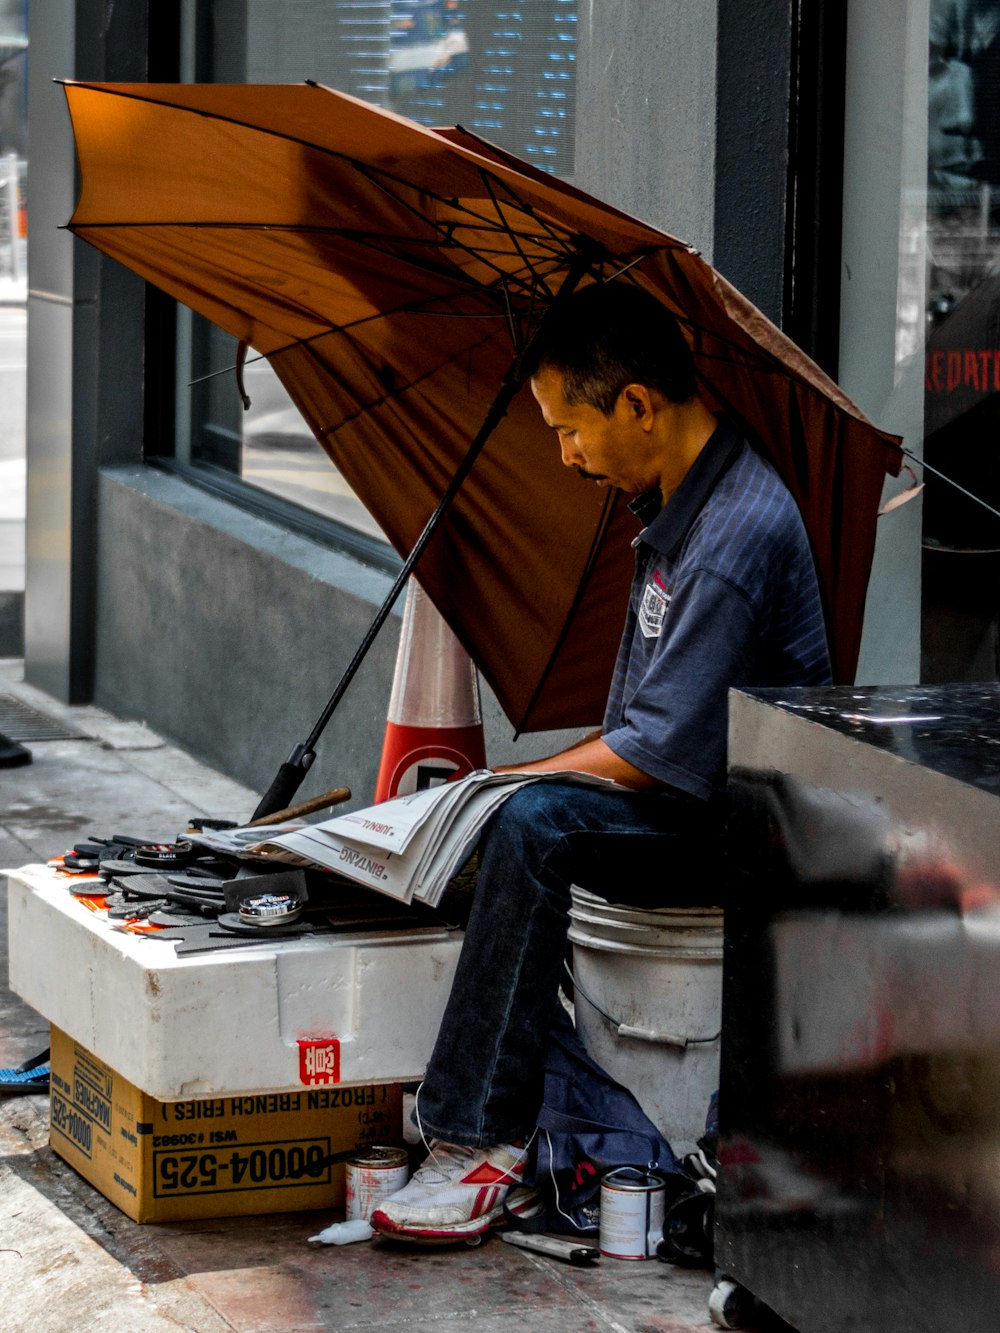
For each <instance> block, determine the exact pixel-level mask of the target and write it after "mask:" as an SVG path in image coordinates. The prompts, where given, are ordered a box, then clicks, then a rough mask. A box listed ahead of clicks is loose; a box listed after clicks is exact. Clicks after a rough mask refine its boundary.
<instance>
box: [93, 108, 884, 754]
mask: <svg viewBox="0 0 1000 1333" xmlns="http://www.w3.org/2000/svg"><path fill="white" fill-rule="evenodd" d="M66 93H67V97H68V100H69V106H70V112H71V116H72V119H73V127H74V131H75V134H76V141H77V148H78V152H79V157H80V165H81V171H82V180H83V186H82V192H81V196H80V199H79V202H78V204H77V207H76V210H75V212H74V214H73V217H72V220H71V222H70V224H69V226H70V229H71V230H72V231H74V232H75V233H76V234H77V235H78V236H81V237H83V238H84V239H85V240H87V241H89V242H90V243H91V244H93V245H95V246H96V247H97V248H98V249H100V250H102V251H104V252H105V253H107V254H109V255H111V256H113V257H114V258H115V259H118V260H120V261H121V262H122V263H123V264H125V265H127V266H128V267H129V268H131V269H133V270H134V271H135V272H137V273H139V274H141V275H142V276H143V277H144V278H146V279H148V280H149V281H150V282H152V283H154V284H155V285H156V286H157V287H160V288H162V289H163V290H164V291H166V292H168V293H169V294H170V295H172V296H174V297H176V298H177V299H178V300H180V301H182V302H184V304H186V305H189V306H191V307H192V308H193V309H195V310H197V311H198V312H199V313H201V314H203V315H206V316H207V317H208V318H209V319H211V320H213V321H214V322H215V323H216V324H218V325H219V326H220V327H221V328H223V329H225V330H227V331H228V332H229V333H231V334H232V335H233V336H235V337H236V338H237V339H239V340H240V341H241V342H242V343H245V344H249V345H250V346H252V347H253V348H255V349H256V350H257V351H258V352H260V353H262V354H263V355H264V356H266V357H267V358H268V360H269V361H270V363H271V365H272V366H273V368H274V370H275V372H276V373H277V375H278V377H279V378H280V379H281V381H282V382H283V384H284V385H285V387H286V388H287V390H288V392H289V393H290V395H291V397H292V399H293V400H294V401H295V403H296V404H297V405H298V407H299V409H300V410H301V412H302V414H303V416H304V417H305V419H306V421H307V422H308V423H309V425H310V427H311V428H312V430H313V432H314V433H315V435H316V438H317V439H318V440H319V442H320V443H321V444H322V446H323V448H324V449H325V450H326V451H327V452H328V453H329V455H330V457H331V458H332V459H333V460H334V462H335V463H336V465H337V466H338V468H339V469H340V470H341V472H342V473H343V474H344V476H345V477H346V478H347V480H348V481H349V483H350V484H351V486H352V487H353V488H354V490H355V491H356V493H357V494H358V496H359V497H360V499H361V500H362V502H363V503H364V504H365V505H366V506H367V507H368V508H369V509H370V511H371V512H372V513H373V514H374V515H375V517H376V518H377V520H378V522H379V523H380V525H381V526H382V528H383V530H384V531H385V532H386V534H387V535H388V537H389V539H390V540H391V541H392V543H393V545H394V546H395V547H396V548H397V550H399V551H400V552H408V551H409V552H411V554H412V553H413V551H414V548H415V547H416V548H418V549H417V554H418V555H419V556H420V564H419V578H420V581H421V583H422V584H423V586H424V588H425V589H426V591H427V592H428V594H429V595H430V597H431V599H432V600H433V602H434V603H435V604H436V606H437V607H438V609H439V610H440V611H441V613H442V615H443V616H444V618H445V619H446V621H448V623H449V624H450V625H451V627H452V628H453V629H454V631H455V633H456V634H457V635H458V637H459V639H460V640H461V642H462V643H463V644H464V645H465V647H466V648H467V649H468V651H469V653H470V654H471V656H472V658H473V660H474V661H475V662H476V663H477V665H478V666H479V668H480V670H481V671H482V673H483V675H484V677H485V678H486V680H487V681H488V682H489V684H490V685H491V687H492V688H493V690H494V691H495V693H496V694H497V697H498V699H499V701H500V703H501V705H502V707H503V708H504V710H505V712H506V713H507V715H508V717H510V718H511V720H512V721H513V722H514V724H515V726H516V727H517V728H518V729H519V730H540V729H544V728H554V727H568V726H580V725H588V724H593V723H595V722H597V721H599V720H600V717H601V715H602V711H603V705H604V699H605V695H606V692H607V685H608V681H609V678H610V673H611V668H612V664H613V660H614V655H615V649H616V646H617V640H618V635H619V631H620V629H621V626H622V623H623V620H624V613H625V605H626V600H627V596H628V586H629V578H630V573H631V562H632V553H631V550H630V539H631V537H632V536H633V535H634V533H635V526H634V520H633V519H632V517H631V515H630V514H629V513H628V512H627V510H626V509H625V506H624V504H623V502H622V497H620V496H619V495H617V494H615V493H613V492H612V493H608V492H600V491H597V490H595V489H593V488H591V487H588V486H587V485H586V484H585V483H583V482H580V483H579V485H577V484H575V482H574V479H573V478H572V477H571V476H569V475H568V474H567V473H566V471H565V469H564V468H563V467H562V465H561V463H560V461H559V454H558V450H557V449H556V448H555V447H554V444H553V442H552V439H551V432H549V431H548V429H547V428H546V427H545V426H544V424H543V422H542V421H541V417H540V414H539V413H538V410H537V408H536V407H535V405H534V403H533V401H532V400H531V397H530V395H529V394H528V393H526V392H519V391H518V390H519V385H520V378H519V374H518V359H519V354H520V353H521V352H523V349H524V346H525V345H526V343H527V342H528V340H529V339H530V337H531V336H532V332H533V330H534V329H535V327H536V326H537V322H538V319H539V318H540V316H541V314H542V313H543V312H544V310H545V309H546V308H547V306H548V305H549V304H551V302H552V301H553V300H554V299H558V294H559V293H560V292H561V291H563V292H564V291H566V290H568V289H569V288H571V287H572V286H574V285H577V284H579V283H584V282H589V281H595V280H596V281H599V280H607V279H608V278H611V277H616V280H618V281H630V282H635V283H637V284H639V285H640V286H642V287H644V288H646V289H647V290H648V291H651V292H652V293H653V294H654V295H656V296H657V297H658V298H659V299H660V300H662V301H663V302H664V303H665V304H666V305H667V306H669V307H670V309H671V310H673V311H674V312H675V314H676V315H677V316H678V318H679V319H680V320H681V322H682V325H683V327H684V328H685V330H686V331H687V333H688V335H689V337H690V340H691V344H692V347H693V350H694V354H695V358H696V365H697V370H698V374H699V378H700V383H701V387H702V390H703V392H704V394H705V396H706V398H707V399H708V400H709V401H710V402H711V403H712V404H714V405H716V406H719V407H724V408H725V409H726V410H727V411H728V412H730V413H731V414H732V415H733V416H735V417H736V418H737V419H738V420H740V421H742V422H743V423H744V424H745V425H746V426H747V427H748V428H749V429H751V430H752V431H753V432H755V433H756V435H757V436H758V437H759V439H760V441H761V442H762V445H763V448H764V449H765V450H766V451H767V453H768V454H769V455H770V456H771V457H772V458H773V460H774V461H775V463H776V465H777V466H778V468H779V470H780V471H781V472H782V474H783V476H784V477H785V479H786V481H787V483H788V485H789V486H790V488H791V490H792V492H793V494H794V495H795V498H796V500H797V501H798V503H799V506H800V508H801V510H802V513H803V517H804V519H805V522H806V526H807V529H808V531H809V534H810V538H811V540H812V543H813V547H814V550H815V553H816V558H817V562H818V566H819V571H820V583H821V588H822V593H823V597H824V605H825V608H826V614H827V619H828V625H829V629H830V638H831V643H832V648H833V656H834V663H835V675H836V678H837V679H838V680H841V681H850V680H852V679H853V673H854V668H855V664H856V660H857V652H858V646H859V642H860V634H861V622H862V615H863V610H864V597H865V589H866V586H867V581H868V574H869V569H870V564H871V555H872V549H873V546H874V533H875V515H876V510H877V507H878V500H879V496H880V494H881V490H882V483H883V480H884V476H885V473H886V472H887V471H896V470H898V462H899V454H898V450H897V449H896V447H895V442H894V439H893V437H891V436H888V435H884V434H882V433H880V432H878V431H877V430H876V429H875V428H874V427H873V426H872V425H871V424H870V423H869V422H868V421H867V420H866V419H865V418H864V417H863V416H862V414H861V413H860V412H859V411H858V409H857V408H855V407H854V406H853V405H852V404H851V403H850V402H849V401H848V400H847V399H846V398H845V397H844V395H843V394H842V393H841V392H840V391H839V389H837V387H836V386H835V385H834V384H833V383H832V382H831V381H830V380H829V379H828V378H827V377H826V376H825V375H824V374H823V373H822V372H821V371H820V370H819V369H818V368H817V367H816V366H815V365H813V364H812V362H811V361H810V360H809V359H808V358H807V357H806V356H805V355H804V353H802V352H801V351H800V350H799V349H798V348H796V347H795V346H794V345H793V344H792V343H790V342H789V341H788V339H787V338H785V337H784V336H783V335H782V334H781V333H780V332H779V331H778V330H777V329H776V328H775V327H774V326H773V325H772V324H770V323H769V322H768V321H767V320H766V319H765V318H764V316H763V315H762V314H761V313H760V312H759V311H758V310H756V309H755V308H754V307H753V306H752V305H751V304H750V303H749V302H748V301H746V300H745V299H744V298H743V297H742V296H741V295H740V294H739V293H738V292H737V291H736V290H735V289H734V288H733V287H731V286H730V285H729V284H728V283H727V282H726V281H725V279H723V278H722V277H721V276H720V275H719V274H718V273H716V272H715V271H714V270H713V269H712V268H711V267H710V266H709V265H707V264H706V263H705V262H704V261H703V260H702V259H700V258H699V256H698V254H697V252H696V251H694V250H693V249H692V248H691V247H690V246H688V245H685V244H684V243H682V242H681V241H678V240H676V239H674V238H673V237H670V236H668V235H666V234H664V233H663V232H660V231H657V230H656V229H654V228H653V227H650V226H647V225H646V224H644V223H642V222H638V221H636V220H635V219H633V218H630V217H628V216H627V215H625V214H623V213H621V212H619V211H617V210H615V209H613V208H611V207H609V206H608V205H606V204H604V203H601V202H600V201H598V200H596V199H593V198H591V197H589V196H587V195H585V194H583V193H582V192H581V191H579V190H575V189H573V188H571V187H569V186H566V185H564V184H562V183H561V182H559V181H558V180H556V179H554V178H552V177H549V176H546V175H544V173H541V172H538V171H536V170H534V169H532V168H530V167H528V166H526V165H525V164H523V163H520V162H518V161H517V160H516V159H514V158H511V157H510V156H508V155H507V154H505V153H503V152H502V151H501V150H499V149H497V148H495V147H493V146H492V145H489V144H486V143H484V142H483V141H481V140H478V139H476V138H475V137H474V136H472V135H468V134H465V133H463V132H462V131H457V130H456V131H442V132H438V131H434V130H428V129H424V128H421V127H420V126H417V125H415V124H413V123H411V122H409V121H406V120H403V119H401V118H400V117H398V116H395V115H392V114H390V113H388V112H384V111H379V110H377V109H376V108H373V107H371V106H369V105H368V104H366V103H364V102H360V101H357V100H355V99H353V98H350V97H348V96H345V95H343V94H340V93H336V92H332V91H331V90H329V89H326V88H321V87H319V86H317V85H313V84H309V85H301V86H288V85H280V86H253V85H220V84H208V85H197V84H188V85H167V84H69V85H67V88H66ZM500 386H502V387H500ZM498 388H500V392H499V394H498ZM491 402H492V404H493V406H492V407H491V408H490V410H489V411H488V413H487V417H486V420H485V421H484V420H483V414H484V411H486V409H487V405H488V404H490V403H491ZM470 442H472V445H471V448H470ZM473 459H474V460H475V466H474V467H472V462H473ZM466 474H467V475H466ZM431 515H433V516H434V517H433V521H432V522H431V523H428V516H431ZM425 548H426V549H425ZM406 572H407V567H404V575H403V576H402V577H401V580H399V581H397V582H398V586H400V587H401V586H402V579H403V578H405V573H406ZM389 605H391V602H389V603H387V605H386V606H385V607H384V608H383V612H382V613H380V617H381V618H377V620H376V624H375V626H373V630H374V629H377V628H378V625H380V624H381V623H382V620H384V617H385V615H386V614H388V606H389ZM352 666H353V664H352ZM348 673H349V674H348V677H347V678H348V679H349V677H350V675H352V674H353V670H352V668H349V669H348ZM342 684H346V681H345V682H342ZM340 693H342V690H341V691H340ZM337 699H339V693H338V694H337V695H335V698H334V700H331V707H330V708H329V709H328V711H327V713H326V714H325V715H324V718H323V719H322V720H321V721H322V722H325V720H326V718H327V717H328V716H329V712H332V706H335V703H336V701H337ZM320 729H321V727H320ZM313 734H314V736H315V734H316V732H315V731H314V733H313ZM310 739H312V738H310ZM309 746H310V742H307V743H306V748H307V749H308V748H309ZM298 748H299V750H300V751H301V750H302V749H303V747H302V746H300V747H298Z"/></svg>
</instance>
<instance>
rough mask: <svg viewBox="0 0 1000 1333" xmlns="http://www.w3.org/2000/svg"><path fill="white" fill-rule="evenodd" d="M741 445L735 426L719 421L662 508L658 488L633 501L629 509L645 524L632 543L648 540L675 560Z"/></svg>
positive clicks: (741, 441)
mask: <svg viewBox="0 0 1000 1333" xmlns="http://www.w3.org/2000/svg"><path fill="white" fill-rule="evenodd" d="M742 445H743V437H742V436H741V435H740V433H739V431H737V429H736V427H735V426H734V425H733V424H732V423H731V422H729V421H724V420H723V421H720V422H719V424H718V426H717V427H716V428H715V430H714V431H713V432H712V434H711V435H710V436H709V438H708V440H707V441H706V442H705V446H704V448H703V449H702V450H701V452H700V453H699V455H698V457H697V458H696V459H695V460H694V462H693V463H692V464H691V466H690V467H689V468H688V470H687V472H686V473H685V476H684V480H683V481H682V482H681V484H680V485H679V486H678V487H677V489H676V491H674V493H673V495H672V496H671V497H670V499H669V500H668V501H667V503H666V504H665V505H664V506H663V507H662V509H661V508H660V492H659V491H658V490H652V491H646V492H645V493H644V494H642V495H639V496H637V497H636V498H635V499H634V500H632V501H630V502H629V509H631V510H632V512H633V514H635V515H636V517H637V518H638V519H639V521H640V522H641V523H643V524H644V527H643V529H642V532H640V533H639V535H638V537H636V538H635V540H634V541H633V543H632V545H633V546H638V544H639V543H640V542H645V544H646V545H647V546H651V547H652V548H653V550H654V551H658V552H659V553H660V555H665V556H667V558H668V559H672V558H673V557H674V556H675V555H676V554H677V552H678V551H679V550H680V547H681V543H682V542H683V541H684V538H685V537H686V536H687V534H688V531H689V530H690V527H691V524H692V523H693V522H694V520H695V519H696V518H697V517H698V514H699V513H700V512H701V509H702V506H703V505H704V504H705V501H706V500H707V499H708V497H709V496H710V495H711V494H712V491H713V490H715V487H716V484H717V482H718V481H719V478H720V477H721V476H722V474H723V473H724V472H725V471H726V469H727V468H728V467H729V465H730V464H731V463H732V461H733V459H734V458H735V457H736V455H737V453H738V452H739V450H740V448H741V446H742Z"/></svg>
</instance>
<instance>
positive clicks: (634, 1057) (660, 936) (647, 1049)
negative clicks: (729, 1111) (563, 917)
mask: <svg viewBox="0 0 1000 1333" xmlns="http://www.w3.org/2000/svg"><path fill="white" fill-rule="evenodd" d="M572 897H573V903H572V907H571V908H570V930H569V938H570V939H571V940H572V942H573V973H574V979H575V981H576V1026H577V1029H578V1031H579V1033H580V1037H581V1039H582V1041H583V1044H584V1045H585V1046H586V1048H587V1050H588V1051H589V1052H590V1054H591V1055H592V1056H593V1058H594V1059H595V1060H596V1061H597V1063H598V1064H599V1065H601V1066H603V1068H604V1069H606V1070H607V1071H608V1073H609V1074H610V1075H611V1076H612V1077H613V1078H616V1079H617V1080H618V1082H619V1083H623V1084H624V1085H625V1087H627V1088H629V1089H630V1090H631V1091H632V1093H634V1095H635V1097H636V1099H637V1100H638V1102H639V1104H640V1105H641V1106H642V1108H643V1110H644V1111H645V1112H646V1114H647V1115H648V1116H649V1118H650V1119H651V1120H652V1121H653V1123H654V1124H655V1125H657V1126H658V1128H659V1129H660V1130H661V1132H662V1133H663V1134H664V1136H665V1137H666V1138H667V1139H669V1141H670V1143H671V1145H672V1146H673V1148H674V1151H675V1152H677V1153H679V1154H682V1153H684V1152H687V1151H690V1149H691V1148H692V1147H693V1146H694V1144H695V1142H696V1140H697V1139H698V1138H700V1137H701V1135H702V1134H703V1133H704V1132H705V1115H706V1112H707V1111H708V1103H709V1098H710V1097H711V1095H712V1093H713V1092H714V1091H715V1090H716V1088H717V1087H718V1086H719V1040H720V1031H721V1027H722V909H721V908H716V907H697V908H676V907H662V908H638V907H624V906H620V905H616V904H613V903H608V902H605V900H604V899H603V898H598V897H597V896H596V895H595V894H592V893H587V892H586V891H585V890H583V889H579V888H576V887H574V888H573V890H572Z"/></svg>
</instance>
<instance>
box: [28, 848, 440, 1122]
mask: <svg viewBox="0 0 1000 1333" xmlns="http://www.w3.org/2000/svg"><path fill="white" fill-rule="evenodd" d="M6 873H7V874H8V876H9V880H10V887H9V891H8V899H9V932H10V986H11V989H12V990H13V991H15V992H16V993H17V994H18V995H20V996H21V998H22V999H23V1000H24V1001H25V1002H26V1003H27V1004H30V1005H31V1006H32V1007H33V1008H35V1009H37V1010H38V1012H39V1013H40V1014H42V1016H43V1017H44V1018H47V1019H48V1020H49V1022H50V1023H53V1024H55V1025H56V1026H57V1027H59V1028H61V1029H62V1030H63V1031H64V1032H66V1033H68V1034H69V1035H70V1036H71V1037H73V1038H75V1039H76V1040H77V1041H78V1042H80V1043H81V1044H82V1045H83V1046H85V1047H86V1048H87V1049H88V1050H89V1051H91V1052H92V1053H93V1054H94V1055H96V1056H97V1057H98V1058H99V1059H101V1060H103V1061H104V1062H105V1063H106V1064H108V1065H110V1066H111V1068H112V1069H115V1070H117V1071H118V1072H119V1073H120V1074H121V1075H122V1076H123V1077H124V1078H126V1079H128V1080H129V1082H130V1083H133V1084H134V1085H135V1086H136V1087H137V1088H139V1089H141V1090H142V1091H143V1092H147V1093H149V1094H150V1095H151V1096H153V1097H155V1098H157V1099H158V1100H159V1101H180V1100H184V1099H186V1098H189V1097H211V1096H214V1095H228V1094H230V1093H240V1092H264V1091H273V1092H281V1091H288V1090H292V1089H299V1088H302V1087H303V1086H314V1085H316V1084H317V1083H331V1082H339V1083H344V1084H359V1083H392V1082H407V1081H409V1080H412V1079H419V1078H420V1077H422V1075H423V1073H424V1069H425V1067H426V1064H427V1061H428V1059H429V1058H430V1054H431V1050H432V1048H433V1045H434V1039H435V1037H436V1035H437V1029H438V1025H439V1023H440V1020H441V1015H442V1013H443V1012H444V1006H445V1003H446V1001H447V999H448V994H449V991H450V989H451V981H452V977H453V975H454V970H455V965H456V963H457V961H458V955H459V951H460V949H461V943H462V933H461V932H460V931H458V930H453V931H450V930H446V929H440V930H439V929H437V928H434V927H431V928H427V929H420V930H417V931H378V932H373V933H370V934H363V935H359V934H357V933H350V934H348V933H345V934H343V935H332V936H324V937H322V938H321V939H313V940H306V939H298V940H276V941H274V942H273V943H272V944H253V945H250V946H248V947H247V948H237V949H227V950H225V951H220V952H218V953H215V954H194V955H187V956H185V957H182V958H178V957H177V955H176V954H175V952H174V948H173V945H172V944H171V943H169V942H168V941H166V940H157V939H156V938H155V937H154V936H150V935H146V936H136V935H129V934H125V933H123V932H121V931H118V930H115V929H114V928H113V926H112V924H111V923H110V922H109V920H108V919H107V917H106V916H104V915H102V914H98V913H96V912H93V911H91V910H90V909H89V908H88V907H86V906H85V905H84V904H83V903H81V902H79V901H78V900H77V899H75V898H74V897H73V895H72V894H71V893H70V892H69V891H68V888H67V883H66V880H65V879H64V878H60V877H58V876H57V875H56V874H55V872H53V871H52V870H50V869H49V868H48V867H46V866H27V867H25V868H24V869H22V870H15V871H8V872H6ZM317 1051H319V1052H321V1059H320V1061H319V1062H317V1061H316V1060H315V1059H314V1058H313V1057H314V1056H315V1053H316V1052H317ZM331 1051H333V1052H335V1058H333V1059H327V1058H326V1057H327V1056H328V1055H329V1054H330V1052H331ZM307 1057H308V1060H307ZM316 1069H319V1071H320V1072H319V1073H318V1074H317V1073H316V1072H315V1071H316Z"/></svg>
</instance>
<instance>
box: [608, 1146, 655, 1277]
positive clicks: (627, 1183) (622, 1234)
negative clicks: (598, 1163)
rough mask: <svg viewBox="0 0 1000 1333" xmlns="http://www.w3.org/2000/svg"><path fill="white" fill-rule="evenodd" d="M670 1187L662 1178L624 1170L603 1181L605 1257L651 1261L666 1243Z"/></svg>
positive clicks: (643, 1172)
mask: <svg viewBox="0 0 1000 1333" xmlns="http://www.w3.org/2000/svg"><path fill="white" fill-rule="evenodd" d="M665 1203H666V1184H665V1182H664V1180H663V1178H662V1176H658V1175H656V1174H655V1173H654V1172H652V1171H644V1170H641V1169H640V1168H639V1167H635V1166H620V1167H618V1168H617V1170H615V1171H609V1172H608V1174H607V1175H606V1176H605V1177H604V1179H603V1180H602V1181H601V1237H600V1247H601V1253H602V1254H604V1255H607V1257H608V1258H609V1259H648V1258H650V1256H651V1255H654V1254H655V1253H656V1245H657V1242H658V1241H661V1240H662V1239H663V1217H664V1212H665Z"/></svg>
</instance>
